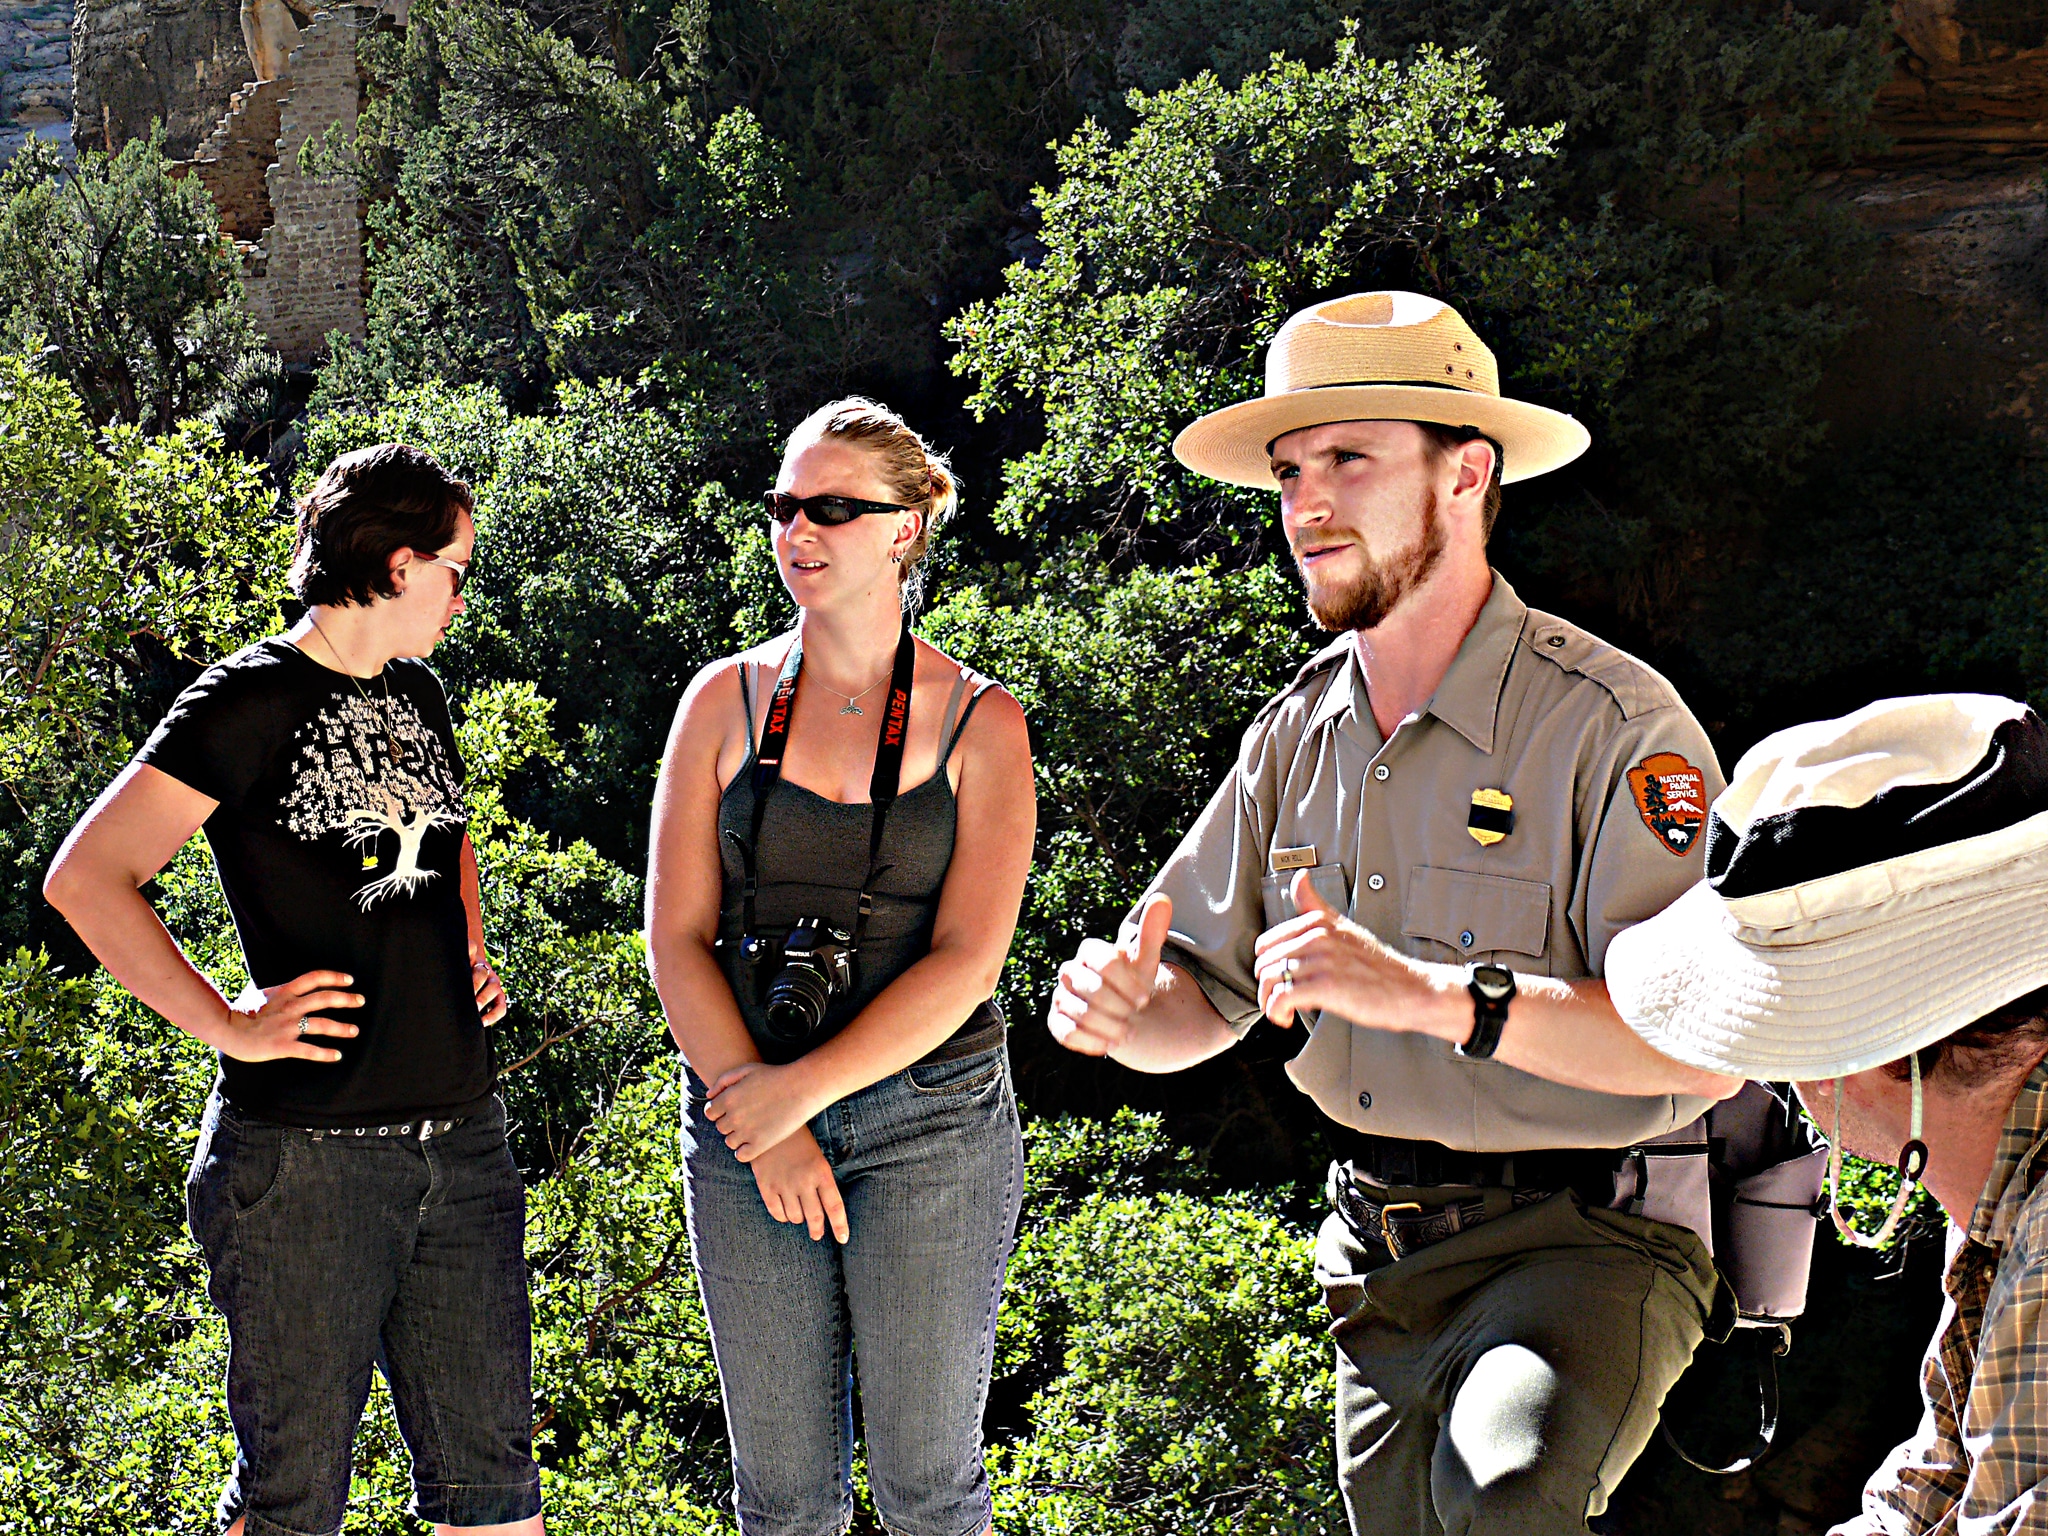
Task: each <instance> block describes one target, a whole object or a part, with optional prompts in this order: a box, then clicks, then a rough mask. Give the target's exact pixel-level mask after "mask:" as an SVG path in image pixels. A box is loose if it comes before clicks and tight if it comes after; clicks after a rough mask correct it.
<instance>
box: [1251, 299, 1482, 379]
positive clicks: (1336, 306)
mask: <svg viewBox="0 0 2048 1536" xmlns="http://www.w3.org/2000/svg"><path fill="white" fill-rule="evenodd" d="M1333 384H1432V385H1437V386H1439V387H1447V388H1451V389H1461V390H1465V391H1467V392H1469V393H1472V394H1480V395H1492V396H1495V397H1496V398H1497V397H1498V396H1499V394H1500V366H1499V364H1498V363H1497V362H1496V361H1495V360H1494V356H1493V349H1492V348H1491V347H1489V346H1487V345H1486V343H1485V342H1483V341H1481V340H1480V339H1479V336H1478V333H1477V332H1475V331H1474V330H1473V329H1472V327H1471V326H1469V325H1467V324H1466V323H1465V318H1464V316H1462V315H1460V314H1459V313H1458V312H1457V311H1456V310H1455V309H1453V308H1451V306H1450V305H1448V304H1446V303H1444V302H1443V300H1441V299H1433V298H1431V297H1429V296H1428V295H1427V294H1422V293H1407V292H1404V291H1402V290H1399V289H1388V290H1383V291H1379V292H1374V293H1352V294H1346V295H1345V296H1344V297H1342V298H1338V299H1325V300H1324V301H1323V302H1322V303H1320V304H1311V305H1310V306H1309V307H1308V308H1307V309H1304V310H1302V311H1301V312H1300V313H1298V314H1295V315H1293V316H1291V317H1290V318H1289V319H1288V321H1287V323H1286V324H1285V325H1283V326H1281V327H1280V330H1279V333H1278V334H1277V335H1275V336H1274V338H1273V342H1272V345H1271V346H1270V347H1268V348H1267V349H1266V395H1267V397H1268V398H1271V397H1273V396H1275V395H1287V394H1293V393H1295V392H1296V391H1298V390H1304V389H1323V388H1327V387H1329V386H1330V385H1333Z"/></svg>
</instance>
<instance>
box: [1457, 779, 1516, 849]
mask: <svg viewBox="0 0 2048 1536" xmlns="http://www.w3.org/2000/svg"><path fill="white" fill-rule="evenodd" d="M1465 830H1466V831H1467V832H1469V833H1471V834H1472V841H1473V842H1475V843H1477V844H1478V845H1479V846H1480V847H1482V848H1491V847H1492V846H1493V845H1494V844H1495V843H1497V842H1499V841H1500V840H1501V839H1502V838H1504V837H1506V836H1507V835H1508V834H1509V833H1510V832H1512V831H1514V830H1515V797H1514V796H1513V795H1511V794H1509V793H1508V792H1507V791H1506V790H1504V789H1475V790H1473V791H1472V810H1471V813H1470V814H1469V815H1468V816H1466V818H1465Z"/></svg>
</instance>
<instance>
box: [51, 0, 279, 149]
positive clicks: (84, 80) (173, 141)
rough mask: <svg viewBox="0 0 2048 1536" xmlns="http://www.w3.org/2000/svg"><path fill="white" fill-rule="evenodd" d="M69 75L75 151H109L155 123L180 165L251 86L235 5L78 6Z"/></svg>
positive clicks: (111, 1) (115, 0)
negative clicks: (85, 147) (238, 92)
mask: <svg viewBox="0 0 2048 1536" xmlns="http://www.w3.org/2000/svg"><path fill="white" fill-rule="evenodd" d="M71 66H72V71H73V73H74V75H75V77H76V89H75V100H74V115H73V121H74V124H75V127H74V130H73V131H74V133H75V135H76V137H77V139H78V141H79V142H80V143H81V144H90V145H91V146H92V147H93V148H95V149H99V148H104V147H107V146H108V145H110V144H111V145H112V146H113V147H115V148H119V147H120V146H121V145H122V144H125V143H126V142H127V141H128V140H130V139H132V138H139V137H141V136H142V135H143V134H146V133H148V132H149V125H150V123H151V122H152V121H161V122H162V123H163V125H164V134H165V141H164V148H165V151H166V152H167V153H168V154H169V155H170V156H171V157H172V158H173V159H177V160H183V159H186V158H188V157H189V156H190V155H191V154H192V152H193V151H194V150H196V149H197V148H198V147H199V144H200V142H201V141H202V140H203V139H205V137H206V136H207V134H208V133H210V132H211V131H212V129H213V125H214V124H215V123H216V122H218V121H219V120H220V117H221V114H222V113H224V112H226V111H227V108H228V98H229V97H230V96H232V95H233V94H234V92H235V89H236V88H237V87H238V86H240V85H241V84H242V82H243V81H245V80H247V79H249V78H250V77H251V70H250V68H249V55H248V53H247V52H246V51H245V50H244V48H243V46H242V23H241V7H240V3H239V0H78V8H77V12H76V14H75V16H74V17H73V19H72V23H71Z"/></svg>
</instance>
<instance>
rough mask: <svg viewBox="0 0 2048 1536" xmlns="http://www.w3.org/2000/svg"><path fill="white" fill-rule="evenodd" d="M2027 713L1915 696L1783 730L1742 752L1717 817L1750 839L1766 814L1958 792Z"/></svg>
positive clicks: (2006, 702) (1984, 698)
mask: <svg viewBox="0 0 2048 1536" xmlns="http://www.w3.org/2000/svg"><path fill="white" fill-rule="evenodd" d="M2025 713H2026V705H2024V704H2022V703H2019V702H2017V701H2016V700H2013V699H2007V698H2002V697H2000V696H1999V695H1997V694H1990V693H1933V694H1916V695H1912V696H1909V697H1906V698H1897V699H1879V700H1877V701H1876V702H1874V703H1871V704H1866V705H1864V706H1863V708H1861V709H1858V710H1854V711H1852V712H1851V713H1849V714H1846V715H1842V716H1839V717H1837V718H1835V719H1833V720H1815V721H1812V722H1810V723H1808V724H1804V725H1796V726H1793V727H1791V728H1790V729H1787V730H1783V731H1777V732H1774V733H1773V734H1772V735H1769V736H1766V737H1765V738H1764V739H1763V740H1762V741H1760V742H1758V743H1757V744H1756V745H1755V746H1753V747H1751V748H1750V749H1749V750H1748V751H1747V752H1745V753H1743V754H1742V760H1741V761H1740V762H1738V763H1737V764H1736V765H1735V772H1734V774H1733V775H1731V776H1730V779H1729V783H1728V787H1727V788H1726V789H1725V790H1723V791H1722V792H1721V795H1720V797H1719V798H1718V799H1717V800H1715V802H1714V814H1715V815H1717V816H1718V817H1720V819H1721V820H1722V821H1724V822H1725V823H1727V825H1728V827H1729V828H1730V830H1732V831H1734V832H1736V833H1738V834H1740V835H1745V836H1746V835H1747V834H1748V832H1749V830H1750V828H1751V827H1752V826H1754V825H1755V824H1756V822H1757V821H1758V819H1760V818H1762V817H1765V816H1775V815H1780V814H1782V813H1784V812H1787V811H1794V810H1802V809H1805V808H1807V807H1810V806H1839V807H1841V808H1843V809H1846V810H1853V809H1855V808H1856V807H1858V806H1861V805H1866V804H1868V803H1869V802H1870V801H1871V800H1872V799H1874V798H1875V797H1876V796H1877V795H1878V794H1879V793H1881V792H1882V791H1884V790H1887V789H1895V788H1901V787H1904V786H1906V785H1919V784H1950V783H1953V782H1955V781H1956V780H1957V779H1960V778H1961V777H1962V776H1963V775H1964V774H1966V773H1968V772H1969V771H1970V770H1971V769H1972V768H1974V767H1975V766H1976V765H1977V764H1978V763H1979V762H1980V761H1982V759H1983V757H1984V754H1985V753H1986V752H1987V751H1989V750H1990V747H1991V736H1992V733H1993V732H1994V731H1996V730H1997V729H1998V727H1999V726H2001V725H2003V724H2004V723H2005V722H2006V721H2008V720H2016V719H2018V718H2019V717H2020V716H2021V715H2023V714H2025Z"/></svg>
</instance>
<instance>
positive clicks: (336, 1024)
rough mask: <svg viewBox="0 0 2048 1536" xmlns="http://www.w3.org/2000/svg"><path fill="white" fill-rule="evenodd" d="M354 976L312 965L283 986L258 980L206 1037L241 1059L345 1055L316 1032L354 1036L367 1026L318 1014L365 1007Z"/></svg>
mask: <svg viewBox="0 0 2048 1536" xmlns="http://www.w3.org/2000/svg"><path fill="white" fill-rule="evenodd" d="M354 981H355V977H353V976H344V975H343V974H342V973H341V972H340V971H308V972H306V974H305V975H303V976H294V977H293V978H292V979H291V980H290V981H287V982H285V983H284V984H282V985H281V986H275V987H263V988H261V989H259V988H257V987H254V986H252V987H250V988H249V989H248V990H247V991H246V992H244V993H243V994H242V995H241V996H240V997H239V998H237V999H235V1001H234V1002H232V1003H230V1004H229V1005H228V1012H227V1017H226V1018H225V1019H224V1020H223V1021H222V1022H221V1023H220V1025H219V1026H217V1028H216V1029H214V1030H213V1031H210V1032H209V1035H207V1036H202V1037H201V1038H202V1039H205V1040H206V1043H207V1044H208V1045H210V1046H212V1047H213V1048H214V1049H215V1050H217V1051H219V1052H220V1053H221V1054H222V1055H223V1056H232V1057H233V1058H234V1059H235V1060H236V1061H276V1060H278V1059H279V1058H281V1057H287V1056H293V1057H297V1058H298V1059H299V1060H301V1061H339V1060H341V1052H339V1051H337V1050H331V1049H329V1048H328V1047H326V1046H323V1045H320V1044H317V1043H316V1042H315V1040H314V1038H313V1037H314V1036H316V1035H327V1036H330V1037H332V1038H334V1039H337V1040H351V1039H354V1038H355V1036H357V1035H358V1034H360V1033H362V1031H361V1030H359V1029H358V1028H357V1027H356V1026H355V1025H353V1024H344V1023H341V1022H340V1021H339V1020H336V1019H321V1018H315V1017H314V1015H315V1014H316V1013H318V1012H320V1011H321V1010H323V1009H327V1008H360V1007H362V1006H363V995H362V994H361V993H360V992H350V991H347V990H346V988H348V987H349V986H350V985H351V984H353V983H354ZM194 1033H197V1031H194Z"/></svg>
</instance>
